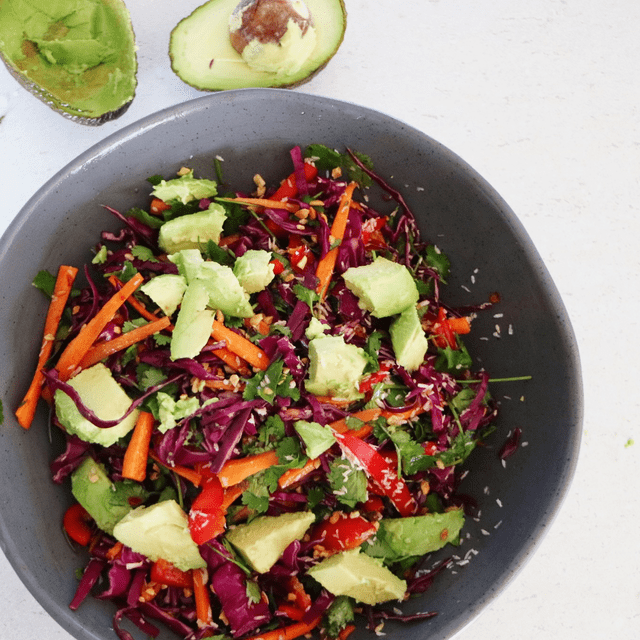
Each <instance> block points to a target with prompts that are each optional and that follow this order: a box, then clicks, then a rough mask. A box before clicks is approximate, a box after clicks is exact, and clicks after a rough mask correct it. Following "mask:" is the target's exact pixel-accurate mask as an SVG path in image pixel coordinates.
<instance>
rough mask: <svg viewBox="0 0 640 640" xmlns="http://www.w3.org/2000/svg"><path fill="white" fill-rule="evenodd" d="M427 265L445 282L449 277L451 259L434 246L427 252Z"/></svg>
mask: <svg viewBox="0 0 640 640" xmlns="http://www.w3.org/2000/svg"><path fill="white" fill-rule="evenodd" d="M426 260H427V264H428V265H429V266H430V267H431V268H432V269H433V270H434V271H435V272H436V273H437V274H438V275H439V276H440V278H441V279H442V281H443V282H445V281H446V279H447V278H448V277H449V272H450V270H451V261H450V260H449V258H448V257H447V256H446V255H445V254H444V253H442V252H441V251H440V249H438V247H436V246H435V245H433V244H430V245H429V246H428V247H427V250H426Z"/></svg>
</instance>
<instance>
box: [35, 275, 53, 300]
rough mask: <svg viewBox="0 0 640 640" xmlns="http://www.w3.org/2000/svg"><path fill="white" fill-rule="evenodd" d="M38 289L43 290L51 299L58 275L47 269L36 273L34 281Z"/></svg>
mask: <svg viewBox="0 0 640 640" xmlns="http://www.w3.org/2000/svg"><path fill="white" fill-rule="evenodd" d="M31 284H32V285H33V286H34V287H35V288H36V289H38V290H40V291H42V293H44V294H45V295H46V296H47V298H49V299H51V296H52V295H53V290H54V288H55V284H56V277H55V276H54V275H52V274H51V273H49V272H48V271H47V270H46V269H43V270H42V271H38V273H36V275H35V277H34V279H33V281H32V283H31Z"/></svg>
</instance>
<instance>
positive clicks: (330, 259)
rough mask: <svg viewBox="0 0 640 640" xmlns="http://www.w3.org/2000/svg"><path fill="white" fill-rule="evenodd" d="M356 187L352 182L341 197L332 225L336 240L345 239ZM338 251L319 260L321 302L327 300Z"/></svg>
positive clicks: (335, 250)
mask: <svg viewBox="0 0 640 640" xmlns="http://www.w3.org/2000/svg"><path fill="white" fill-rule="evenodd" d="M356 186H357V184H356V183H355V182H350V183H349V184H348V185H347V188H346V189H345V190H344V193H343V194H342V196H341V197H340V203H339V205H338V211H337V213H336V217H335V218H334V219H333V223H332V225H331V235H332V236H333V237H334V238H335V239H336V240H342V239H343V238H344V232H345V230H346V228H347V222H348V220H349V209H351V202H352V200H353V191H354V189H355V188H356ZM338 249H339V247H334V248H333V249H330V250H329V251H328V252H327V253H326V254H325V255H324V256H323V257H322V258H321V259H320V260H319V262H318V266H317V267H316V276H317V277H318V279H319V280H320V282H319V283H318V288H317V292H318V293H319V294H320V300H321V301H323V300H324V299H325V297H326V295H327V290H328V289H329V283H330V282H331V277H332V276H333V271H334V269H335V266H336V260H337V259H338Z"/></svg>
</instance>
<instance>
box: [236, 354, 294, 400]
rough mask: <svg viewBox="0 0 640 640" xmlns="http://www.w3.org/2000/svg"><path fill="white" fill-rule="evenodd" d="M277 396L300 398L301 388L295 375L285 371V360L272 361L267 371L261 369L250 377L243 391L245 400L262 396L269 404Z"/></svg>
mask: <svg viewBox="0 0 640 640" xmlns="http://www.w3.org/2000/svg"><path fill="white" fill-rule="evenodd" d="M277 396H280V397H286V398H292V399H293V400H299V399H300V389H298V386H297V385H296V384H295V381H294V379H293V377H292V376H291V375H290V374H285V373H284V361H283V360H276V361H275V362H272V363H271V364H270V365H269V366H268V367H267V369H266V371H259V372H258V373H256V374H255V375H254V376H253V377H251V378H249V380H248V381H247V384H246V387H245V390H244V393H243V398H244V399H245V400H255V399H256V398H262V399H263V400H266V401H267V402H268V403H269V404H273V403H274V401H275V399H276V397H277Z"/></svg>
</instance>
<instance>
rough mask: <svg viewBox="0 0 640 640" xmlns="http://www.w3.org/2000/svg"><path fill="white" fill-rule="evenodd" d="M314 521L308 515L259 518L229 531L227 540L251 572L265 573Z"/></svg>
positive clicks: (285, 514)
mask: <svg viewBox="0 0 640 640" xmlns="http://www.w3.org/2000/svg"><path fill="white" fill-rule="evenodd" d="M314 521H315V516H314V515H313V513H312V512H311V511H298V512H293V513H283V514H281V515H279V516H259V517H257V518H254V519H253V520H251V522H248V523H247V524H240V525H238V526H237V527H236V528H235V529H231V530H230V531H229V532H228V533H227V536H226V537H227V540H228V541H229V542H230V543H231V544H232V545H233V546H234V547H235V548H236V549H237V550H238V552H239V553H240V555H241V556H242V557H243V558H244V559H245V560H246V561H247V563H248V564H249V565H250V566H251V568H252V569H254V570H255V571H257V572H258V573H266V572H267V571H269V569H271V567H272V566H273V565H274V564H275V563H276V562H277V561H278V560H279V559H280V556H281V555H282V554H283V552H284V550H285V549H286V548H287V547H288V546H289V545H290V544H291V543H292V542H293V541H294V540H300V539H302V537H303V536H304V534H305V533H306V531H307V529H308V528H309V527H310V526H311V524H312V523H313V522H314Z"/></svg>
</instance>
